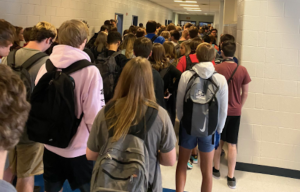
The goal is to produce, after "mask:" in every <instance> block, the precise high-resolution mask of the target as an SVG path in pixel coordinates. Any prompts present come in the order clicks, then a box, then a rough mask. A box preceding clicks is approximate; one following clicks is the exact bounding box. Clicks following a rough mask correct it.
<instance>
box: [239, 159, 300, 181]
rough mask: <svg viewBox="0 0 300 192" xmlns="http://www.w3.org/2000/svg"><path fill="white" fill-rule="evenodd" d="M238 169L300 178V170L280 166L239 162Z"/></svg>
mask: <svg viewBox="0 0 300 192" xmlns="http://www.w3.org/2000/svg"><path fill="white" fill-rule="evenodd" d="M236 170H240V171H247V172H253V173H262V174H268V175H276V176H281V177H289V178H295V179H300V171H297V170H292V169H284V168H279V167H270V166H264V165H255V164H249V163H239V162H237V163H236Z"/></svg>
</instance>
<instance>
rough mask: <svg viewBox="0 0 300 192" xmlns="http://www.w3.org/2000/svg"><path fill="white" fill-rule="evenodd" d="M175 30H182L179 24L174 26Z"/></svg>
mask: <svg viewBox="0 0 300 192" xmlns="http://www.w3.org/2000/svg"><path fill="white" fill-rule="evenodd" d="M176 30H177V31H182V28H181V27H180V26H176ZM179 34H180V32H179Z"/></svg>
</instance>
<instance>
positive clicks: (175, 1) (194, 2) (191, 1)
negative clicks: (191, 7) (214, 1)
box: [174, 0, 197, 3]
mask: <svg viewBox="0 0 300 192" xmlns="http://www.w3.org/2000/svg"><path fill="white" fill-rule="evenodd" d="M174 2H176V3H197V1H177V0H175V1H174Z"/></svg>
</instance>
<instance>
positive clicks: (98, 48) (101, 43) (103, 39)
mask: <svg viewBox="0 0 300 192" xmlns="http://www.w3.org/2000/svg"><path fill="white" fill-rule="evenodd" d="M106 47H107V33H105V32H99V33H98V36H97V39H96V41H95V43H94V46H92V47H91V51H92V53H93V55H94V58H95V59H97V57H98V55H99V54H101V53H102V52H103V51H105V50H106V49H107V48H106Z"/></svg>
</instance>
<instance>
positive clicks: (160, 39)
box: [145, 33, 165, 44]
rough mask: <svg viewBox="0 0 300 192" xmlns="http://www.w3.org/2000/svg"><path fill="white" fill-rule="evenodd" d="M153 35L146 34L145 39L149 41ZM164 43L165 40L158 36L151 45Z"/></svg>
mask: <svg viewBox="0 0 300 192" xmlns="http://www.w3.org/2000/svg"><path fill="white" fill-rule="evenodd" d="M154 35H155V34H154V33H150V34H147V35H146V36H145V37H147V38H149V39H150V40H151V39H152V38H153V37H154ZM164 42H165V38H163V37H162V36H158V37H157V38H156V39H155V41H154V42H153V43H160V44H163V43H164Z"/></svg>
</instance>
